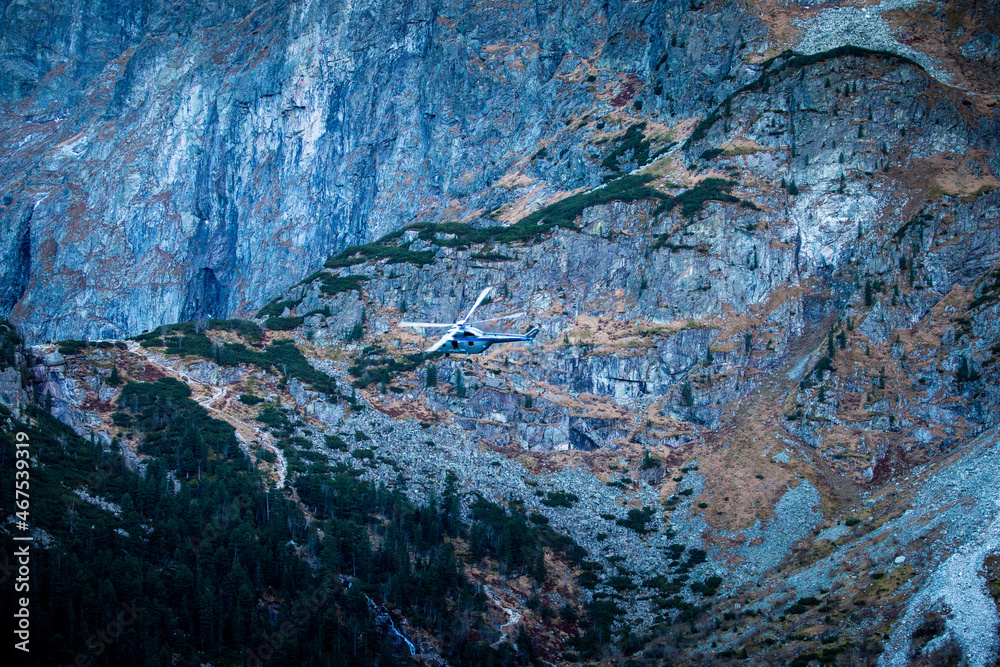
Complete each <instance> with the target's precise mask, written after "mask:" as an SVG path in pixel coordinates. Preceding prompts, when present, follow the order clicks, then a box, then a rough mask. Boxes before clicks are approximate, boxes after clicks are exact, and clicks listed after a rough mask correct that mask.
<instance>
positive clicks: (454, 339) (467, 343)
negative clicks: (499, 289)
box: [399, 287, 538, 356]
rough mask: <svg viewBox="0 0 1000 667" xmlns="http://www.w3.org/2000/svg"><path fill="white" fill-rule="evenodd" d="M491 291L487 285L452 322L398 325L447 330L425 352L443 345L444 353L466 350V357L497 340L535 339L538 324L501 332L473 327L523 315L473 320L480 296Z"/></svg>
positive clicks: (481, 298) (504, 341) (457, 352)
mask: <svg viewBox="0 0 1000 667" xmlns="http://www.w3.org/2000/svg"><path fill="white" fill-rule="evenodd" d="M491 291H493V288H492V287H487V288H485V289H484V290H483V291H482V292H480V293H479V298H478V299H476V303H475V304H473V306H472V308H471V309H470V310H469V312H468V314H467V315H466V316H465V317H463V318H462V319H460V320H459V321H457V322H455V323H453V324H443V323H438V322H400V323H399V326H401V327H414V328H416V329H423V328H433V329H444V328H447V329H448V331H447V332H446V333H445V334H444V335H443V336H441V338H439V339H438V341H437V342H436V343H434V344H433V345H431V346H430V347H429V348H427V349H426V350H425V352H428V353H430V352H437V351H438V350H440V349H441V348H444V353H445V355H449V354H453V353H455V354H461V353H465V355H466V356H468V355H470V354H479V353H480V352H484V351H486V350H487V349H488V348H489V347H490V346H491V345H496V344H498V343H516V342H519V341H528V342H531V341H533V340H535V336H537V335H538V327H535V328H533V329H531V330H530V331H527V332H526V333H523V334H502V333H485V332H484V331H483V330H482V329H478V328H476V327H474V326H472V325H473V324H486V323H488V322H498V321H500V320H511V319H514V318H517V317H521V316H522V315H524V313H514V314H513V315H504V316H503V317H494V318H491V319H488V320H476V321H472V320H471V318H472V314H473V313H474V312H476V308H478V307H479V305H480V304H481V303H482V302H483V299H485V298H486V297H487V296H488V295H489V293H490V292H491Z"/></svg>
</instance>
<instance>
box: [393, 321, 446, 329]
mask: <svg viewBox="0 0 1000 667" xmlns="http://www.w3.org/2000/svg"><path fill="white" fill-rule="evenodd" d="M399 326H401V327H418V328H424V327H427V328H436V329H447V328H448V327H453V326H455V325H454V324H441V323H440V322H400V323H399Z"/></svg>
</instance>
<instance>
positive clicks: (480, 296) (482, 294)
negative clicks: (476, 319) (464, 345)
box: [455, 287, 493, 324]
mask: <svg viewBox="0 0 1000 667" xmlns="http://www.w3.org/2000/svg"><path fill="white" fill-rule="evenodd" d="M492 291H493V287H486V288H484V289H483V291H482V292H480V293H479V298H478V299H476V303H474V304H473V305H472V308H471V309H470V310H469V314H468V315H466V316H465V317H464V318H462V319H461V320H459V321H458V322H456V323H455V324H465V323H466V322H468V321H469V318H470V317H472V313H474V312H476V308H479V304H481V303H482V302H483V299H485V298H486V295H487V294H489V293H490V292H492Z"/></svg>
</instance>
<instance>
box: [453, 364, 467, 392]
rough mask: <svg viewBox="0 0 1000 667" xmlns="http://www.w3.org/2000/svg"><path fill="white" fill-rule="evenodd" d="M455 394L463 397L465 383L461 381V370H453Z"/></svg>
mask: <svg viewBox="0 0 1000 667" xmlns="http://www.w3.org/2000/svg"><path fill="white" fill-rule="evenodd" d="M455 394H456V395H457V396H458V397H460V398H462V397H464V396H465V381H464V380H463V379H462V370H461V369H460V368H456V369H455Z"/></svg>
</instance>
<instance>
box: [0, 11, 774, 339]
mask: <svg viewBox="0 0 1000 667" xmlns="http://www.w3.org/2000/svg"><path fill="white" fill-rule="evenodd" d="M686 8H687V4H686V3H679V2H678V3H674V4H670V3H653V4H646V5H634V4H631V3H622V4H621V6H619V5H617V4H615V5H606V4H601V3H595V4H584V5H579V4H573V5H565V6H562V5H551V6H546V7H544V8H534V7H532V8H530V9H529V8H527V7H522V6H519V5H506V4H501V5H498V6H492V5H491V6H490V7H489V8H488V9H487V8H485V7H479V6H475V7H474V6H466V5H464V4H461V3H460V4H457V5H450V4H438V3H418V4H412V3H403V4H394V3H386V4H377V5H366V6H365V7H364V8H361V7H355V6H353V5H351V4H350V3H348V4H340V3H324V4H321V5H309V6H303V5H300V4H297V3H281V2H273V3H262V4H259V5H252V4H250V3H242V4H241V3H230V4H223V5H220V6H217V7H216V6H212V7H207V6H206V7H204V8H197V9H196V8H194V7H191V8H180V7H178V6H174V5H171V6H160V5H158V4H155V3H151V4H150V5H149V6H138V7H137V6H134V5H129V6H127V7H126V6H124V5H123V6H120V7H110V8H107V11H104V10H102V11H100V12H97V11H96V10H94V12H95V14H99V15H94V16H90V15H87V14H86V13H85V12H84V11H83V10H63V9H62V8H61V7H42V6H27V7H26V6H23V5H20V4H11V5H9V6H8V7H7V10H6V12H5V15H4V21H3V32H4V34H3V40H4V43H5V44H6V48H5V52H6V53H8V55H7V56H5V63H4V65H5V66H4V68H3V69H4V72H5V73H4V82H3V83H4V85H3V88H4V90H5V91H6V98H5V100H4V108H3V111H4V114H5V118H6V122H5V123H4V125H5V128H6V129H5V130H4V137H3V139H4V141H3V144H4V145H5V146H6V147H7V148H6V149H5V155H4V161H5V163H6V164H7V165H8V168H7V169H5V170H4V176H3V182H2V183H0V190H2V191H3V197H4V199H3V202H4V209H3V225H4V229H5V230H6V233H5V234H4V250H3V254H4V256H5V257H8V258H9V261H7V262H5V263H4V268H5V274H4V277H3V304H2V307H3V309H4V310H8V311H9V310H11V309H13V316H14V318H15V319H17V320H18V321H21V322H23V323H24V324H25V326H26V330H27V331H28V332H29V335H30V336H31V337H32V338H33V339H40V338H42V339H44V338H57V337H67V336H76V337H79V336H84V335H88V336H91V337H109V336H117V335H122V334H134V333H137V332H139V331H142V330H144V329H149V328H151V327H153V326H154V325H156V324H159V323H161V322H169V321H176V320H179V319H191V318H196V317H204V316H223V315H226V314H239V313H246V312H248V309H249V308H251V307H255V306H259V305H260V304H261V303H262V302H263V301H265V300H266V298H268V297H269V296H270V295H272V294H273V293H274V291H275V289H280V288H282V287H285V286H287V285H289V284H290V283H291V282H294V281H295V280H297V279H298V278H300V277H302V276H304V275H306V274H307V273H309V272H310V271H312V270H314V269H315V268H316V267H317V266H318V264H319V263H320V262H321V261H322V259H324V258H325V257H327V256H329V255H330V254H333V253H334V251H336V250H338V249H340V248H342V247H344V246H345V245H349V244H351V243H356V242H360V241H364V240H368V239H370V238H372V237H373V236H379V235H381V234H382V233H384V232H386V231H389V230H392V229H395V228H398V227H399V226H400V225H401V224H403V223H406V222H410V221H414V220H418V219H435V218H437V217H440V216H441V215H443V214H444V212H445V211H448V212H449V213H448V215H463V213H464V214H465V215H470V214H473V213H474V212H475V211H482V210H485V209H489V208H494V207H496V206H498V205H500V204H502V203H504V202H505V201H508V200H509V199H510V192H509V190H508V189H507V188H510V187H515V186H516V185H517V184H516V183H510V182H507V183H504V182H503V181H502V179H503V177H504V176H505V175H507V174H509V173H510V172H511V169H512V167H513V166H514V165H515V164H517V163H519V162H520V161H522V160H523V159H524V158H526V157H527V156H528V155H530V154H532V153H534V152H535V151H536V150H537V149H538V147H539V146H540V145H544V143H545V142H546V141H547V140H549V139H550V138H552V137H555V136H559V135H561V134H564V133H565V132H566V128H567V125H568V124H569V123H571V122H573V121H574V120H579V119H580V118H581V117H583V116H585V115H586V114H588V113H590V112H591V111H593V110H594V109H595V107H596V108H601V107H604V108H607V109H609V110H610V109H613V108H620V107H625V106H627V105H631V104H632V103H633V98H635V99H641V96H640V97H637V96H638V95H639V94H640V92H641V91H642V90H643V88H644V86H645V82H646V80H648V79H649V77H650V73H651V72H652V71H653V69H654V66H655V65H657V64H659V67H660V69H664V70H665V69H666V68H667V67H670V71H671V72H672V74H671V75H669V76H666V77H665V79H666V81H665V82H666V84H667V85H666V87H665V88H664V90H665V91H666V92H664V93H663V94H664V95H668V96H669V95H671V91H672V92H673V95H674V96H676V97H677V100H676V101H675V102H673V103H672V105H671V109H669V110H664V111H658V112H656V113H657V114H668V113H669V114H675V116H672V117H690V116H693V115H698V114H701V113H704V110H705V109H706V108H707V106H708V105H709V104H710V103H711V101H712V100H713V99H714V98H715V97H716V96H717V95H719V94H720V92H721V93H724V92H726V91H727V90H728V89H729V88H731V87H732V86H733V85H734V84H735V80H734V78H733V77H734V76H735V75H740V72H739V71H738V70H740V68H743V69H744V70H745V67H744V66H743V65H741V62H742V61H741V53H740V52H739V50H738V48H737V47H738V46H739V45H740V44H741V43H742V42H741V40H743V39H744V34H745V33H747V31H748V30H749V31H750V32H749V33H747V34H746V37H753V36H755V35H758V34H760V33H761V32H762V30H763V29H762V27H761V26H760V24H759V22H757V21H755V20H753V19H752V17H748V16H747V15H746V12H745V11H744V10H742V9H740V8H738V7H735V6H733V7H725V8H723V9H722V10H721V12H713V13H712V14H711V16H710V17H709V18H708V20H702V17H700V16H699V15H698V14H693V13H691V12H689V11H687V9H686ZM50 13H51V14H54V15H56V16H57V17H59V18H58V20H56V21H53V22H50V21H48V17H49V15H50ZM744 24H745V25H746V26H749V27H741V26H744ZM668 32H669V34H668ZM674 37H676V39H680V40H681V42H683V43H684V44H686V45H687V46H686V48H680V47H677V48H674V49H672V56H671V57H672V59H673V60H671V57H668V58H667V59H665V60H663V61H662V62H658V61H660V60H661V56H660V54H661V53H664V52H665V49H667V47H666V44H667V41H668V40H669V39H672V38H674ZM688 42H690V43H689V44H688ZM722 44H725V45H728V46H727V47H726V49H725V50H723V51H719V50H718V49H717V47H718V46H719V45H722ZM666 52H667V53H670V49H667V51H666ZM745 76H746V72H745V71H744V72H743V74H742V77H743V78H745ZM660 85H662V84H660ZM692 90H695V91H699V92H698V94H696V95H690V94H689V92H690V91H692ZM680 91H688V92H687V93H685V94H681V92H680ZM598 171H599V170H598V169H595V168H594V167H593V166H587V165H586V164H584V160H583V159H582V156H580V155H578V156H576V158H575V159H573V157H572V156H570V159H567V160H565V161H564V163H562V164H551V165H547V166H546V168H544V175H543V176H544V179H545V181H547V182H551V184H552V185H551V186H550V187H555V188H558V189H572V188H576V187H580V186H593V185H596V184H597V183H598V182H599V175H598ZM540 176H542V174H539V176H535V177H533V178H532V179H531V180H532V181H535V182H537V183H538V185H543V186H544V182H543V181H542V180H541V178H540Z"/></svg>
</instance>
